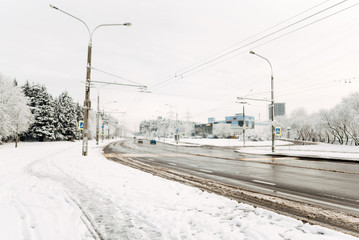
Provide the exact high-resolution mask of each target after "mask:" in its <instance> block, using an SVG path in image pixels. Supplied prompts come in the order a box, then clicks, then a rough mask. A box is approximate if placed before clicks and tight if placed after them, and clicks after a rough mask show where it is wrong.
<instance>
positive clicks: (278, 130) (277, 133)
mask: <svg viewBox="0 0 359 240" xmlns="http://www.w3.org/2000/svg"><path fill="white" fill-rule="evenodd" d="M275 135H277V136H280V135H282V130H281V128H280V127H276V128H275Z"/></svg>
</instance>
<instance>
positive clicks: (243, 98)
mask: <svg viewBox="0 0 359 240" xmlns="http://www.w3.org/2000/svg"><path fill="white" fill-rule="evenodd" d="M237 100H239V101H242V100H253V101H263V102H271V100H267V99H260V98H247V97H237Z"/></svg>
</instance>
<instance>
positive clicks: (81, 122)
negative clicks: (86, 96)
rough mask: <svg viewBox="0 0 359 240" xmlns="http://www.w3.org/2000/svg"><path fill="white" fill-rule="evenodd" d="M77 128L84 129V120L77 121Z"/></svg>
mask: <svg viewBox="0 0 359 240" xmlns="http://www.w3.org/2000/svg"><path fill="white" fill-rule="evenodd" d="M79 130H84V121H79Z"/></svg>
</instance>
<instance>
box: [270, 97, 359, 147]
mask: <svg viewBox="0 0 359 240" xmlns="http://www.w3.org/2000/svg"><path fill="white" fill-rule="evenodd" d="M277 121H278V124H279V125H280V126H281V127H282V129H283V132H284V136H288V133H289V135H290V137H291V138H294V139H297V140H303V141H312V142H323V143H332V144H333V143H338V144H341V145H343V144H344V145H355V146H359V93H352V94H350V95H348V96H347V97H344V98H343V99H342V100H341V102H340V103H339V104H337V105H336V106H335V107H333V108H331V109H329V110H320V111H318V112H315V113H312V114H308V113H307V112H306V111H305V110H304V109H303V108H301V109H297V110H295V111H293V112H292V113H291V114H290V116H289V117H278V118H277ZM288 128H289V129H288Z"/></svg>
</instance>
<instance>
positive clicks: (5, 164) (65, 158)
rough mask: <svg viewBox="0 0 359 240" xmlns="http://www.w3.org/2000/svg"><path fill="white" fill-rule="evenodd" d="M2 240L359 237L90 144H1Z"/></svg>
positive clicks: (309, 239) (314, 239) (315, 239)
mask: <svg viewBox="0 0 359 240" xmlns="http://www.w3.org/2000/svg"><path fill="white" fill-rule="evenodd" d="M0 212H1V214H0V236H1V237H0V239H6V240H20V239H21V240H23V239H35V240H38V239H41V240H49V239H51V240H56V239H59V240H60V239H61V240H64V239H66V240H71V239H74V240H78V239H97V238H96V236H97V235H101V237H102V238H103V239H206V240H208V239H248V240H255V239H258V240H277V239H278V240H283V239H288V240H302V239H306V240H324V239H325V240H329V239H330V240H338V239H341V240H354V239H356V240H358V238H355V237H353V236H349V235H345V234H343V233H340V232H336V231H333V230H330V229H328V228H324V227H320V226H315V225H314V226H313V225H309V224H307V223H303V222H301V221H298V220H296V219H293V218H290V217H286V216H282V215H279V214H276V213H274V212H271V211H267V210H264V209H261V208H255V207H253V206H250V205H246V204H242V203H238V202H236V201H233V200H229V199H227V198H224V197H222V196H218V195H215V194H210V193H206V192H203V191H201V190H199V189H196V188H193V187H189V186H186V185H182V184H180V183H177V182H173V181H169V180H165V179H162V178H159V177H155V176H153V175H151V174H148V173H144V172H141V171H139V170H136V169H132V168H129V167H126V166H123V165H120V164H118V163H115V162H112V161H109V160H107V159H106V158H105V157H104V156H103V155H102V153H101V148H99V147H96V146H95V145H94V142H90V148H89V156H87V157H84V156H81V143H80V142H50V143H20V144H19V147H18V148H16V149H15V148H14V144H4V145H0Z"/></svg>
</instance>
